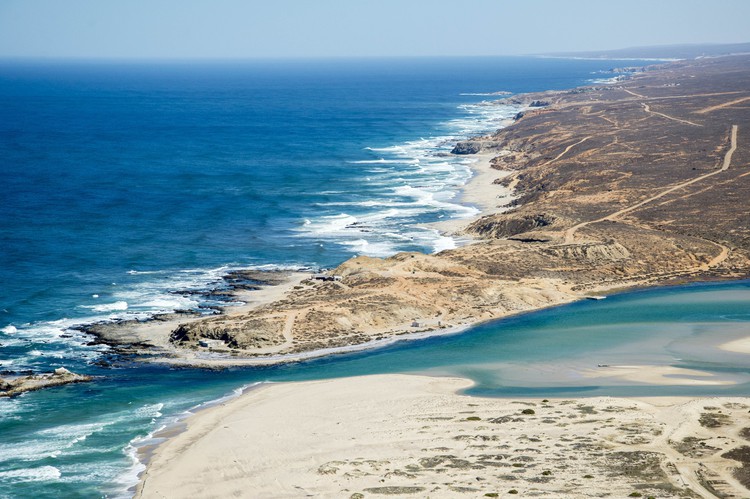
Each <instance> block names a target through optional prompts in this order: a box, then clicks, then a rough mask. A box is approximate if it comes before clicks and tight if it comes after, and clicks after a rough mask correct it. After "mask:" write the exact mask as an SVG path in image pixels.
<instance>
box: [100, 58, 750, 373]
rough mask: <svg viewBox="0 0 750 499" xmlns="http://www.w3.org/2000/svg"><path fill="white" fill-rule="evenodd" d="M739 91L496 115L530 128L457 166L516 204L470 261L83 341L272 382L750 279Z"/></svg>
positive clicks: (717, 85) (639, 92)
mask: <svg viewBox="0 0 750 499" xmlns="http://www.w3.org/2000/svg"><path fill="white" fill-rule="evenodd" d="M748 80H750V58H749V57H747V56H734V57H725V58H717V59H710V60H708V59H707V60H697V61H682V62H677V63H671V64H666V65H661V66H656V67H653V68H650V69H649V71H647V72H645V73H636V74H634V75H633V76H632V78H631V79H629V80H627V81H624V82H618V83H615V84H612V85H606V86H592V87H583V88H578V89H573V90H569V91H561V92H542V93H537V94H528V95H523V96H514V97H510V98H507V99H504V100H501V101H499V102H501V103H503V102H504V103H507V102H508V101H509V99H510V100H513V102H516V103H522V104H523V105H525V106H526V110H525V111H524V112H523V114H521V115H519V116H517V117H516V118H517V119H516V120H515V122H514V123H513V124H512V125H511V126H508V127H507V128H504V129H501V130H499V131H498V132H497V133H495V134H492V135H489V136H486V137H477V138H475V139H472V140H471V141H468V142H464V143H461V144H458V145H457V146H456V149H454V153H456V154H469V155H471V154H477V153H478V152H482V153H491V154H492V155H493V157H492V159H491V161H490V167H491V168H493V169H494V170H495V171H497V175H496V179H495V181H494V185H496V186H498V191H499V190H500V188H501V187H502V188H503V189H504V190H505V191H507V190H508V189H510V190H512V191H513V192H514V194H515V195H514V197H513V200H511V201H507V200H504V201H503V200H500V199H499V194H498V193H495V194H494V195H492V194H490V197H489V199H488V200H487V204H488V205H490V206H496V207H498V208H502V209H500V210H495V211H497V212H492V213H489V214H487V215H486V216H483V217H480V218H478V219H476V220H473V221H472V222H471V223H469V224H468V225H467V226H465V227H464V228H463V229H462V230H461V233H462V234H463V235H466V236H470V237H472V238H474V239H475V241H474V243H473V244H469V245H467V246H464V247H460V248H457V249H453V250H448V251H443V252H441V253H438V254H434V255H426V254H420V253H399V254H396V255H394V256H392V257H389V258H385V259H378V258H369V257H357V258H352V259H350V260H348V261H346V262H344V263H342V264H341V265H340V266H339V267H337V268H336V269H333V270H331V271H329V272H327V273H326V274H325V278H324V276H316V275H314V274H311V273H309V272H302V273H289V274H286V275H284V276H281V275H278V276H274V277H278V279H277V280H276V281H275V282H274V283H266V285H265V286H260V287H261V288H262V289H261V290H260V291H258V290H252V289H243V288H242V287H237V288H234V289H230V290H229V291H227V293H228V294H229V296H230V298H231V299H232V300H239V301H243V302H246V303H247V305H245V306H241V307H228V308H226V309H224V310H222V312H221V313H220V314H218V315H214V316H208V317H206V316H199V317H196V316H186V315H183V314H177V315H174V316H167V317H163V318H162V317H157V318H155V319H154V320H152V321H147V322H145V323H132V322H131V323H125V322H124V323H119V324H110V325H96V326H94V327H92V328H90V329H89V330H88V332H91V333H93V334H95V335H96V336H97V337H98V338H99V341H104V342H107V343H108V344H113V345H116V346H117V348H122V349H123V351H125V352H127V353H129V354H136V355H143V356H144V357H143V359H144V360H150V361H156V362H166V363H173V364H181V365H191V366H200V367H223V366H227V365H254V364H268V363H277V362H289V361H294V360H300V359H303V358H309V357H311V356H315V355H317V354H320V355H322V354H329V353H334V352H336V351H346V350H348V349H351V348H352V347H356V346H359V347H364V346H367V345H377V344H381V343H382V342H383V341H389V340H393V339H395V338H405V337H409V336H411V335H413V334H414V333H420V334H429V333H430V332H438V333H439V332H445V331H451V330H454V329H455V328H462V327H466V326H468V325H472V324H476V323H479V322H482V321H486V320H492V319H497V318H500V317H505V316H509V315H512V314H517V313H521V312H527V311H531V310H537V309H540V308H543V307H549V306H554V305H559V304H563V303H568V302H571V301H574V300H578V299H582V298H585V297H588V296H591V295H592V294H606V293H611V292H615V291H620V290H625V289H632V288H635V287H643V286H655V285H665V284H672V283H681V282H691V281H705V280H718V279H740V278H747V277H748V276H750V223H748V221H747V219H746V218H747V214H746V213H747V210H746V209H743V207H744V208H746V202H745V204H743V200H746V199H750V177H748V176H746V174H747V173H748V172H750V169H749V168H748V164H749V163H748V161H749V160H750V154H749V153H748V148H747V146H746V142H745V141H744V138H743V137H744V135H743V133H744V131H745V130H748V129H750V117H749V116H748V115H747V113H746V112H745V111H744V109H743V108H742V107H741V106H740V105H739V104H741V103H742V102H744V101H745V100H746V98H745V97H747V98H750V90H748V89H747V88H746V82H747V81H748ZM738 130H741V131H740V132H739V134H738ZM738 137H739V138H738ZM501 171H502V172H506V174H504V175H501ZM508 172H510V173H508ZM501 203H504V204H501ZM263 276H266V277H267V275H266V274H263ZM334 276H335V277H334ZM256 277H258V276H256ZM260 279H261V280H263V278H262V277H260Z"/></svg>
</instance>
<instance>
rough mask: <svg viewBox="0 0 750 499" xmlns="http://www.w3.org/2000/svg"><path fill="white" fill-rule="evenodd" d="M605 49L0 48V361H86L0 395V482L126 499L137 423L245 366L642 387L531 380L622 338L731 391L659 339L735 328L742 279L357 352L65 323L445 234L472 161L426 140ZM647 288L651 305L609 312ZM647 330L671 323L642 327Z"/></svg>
mask: <svg viewBox="0 0 750 499" xmlns="http://www.w3.org/2000/svg"><path fill="white" fill-rule="evenodd" d="M623 64H625V63H623V62H622V61H586V60H560V59H536V58H462V59H457V58H455V59H454V58H434V59H431V58H421V59H368V60H348V59H340V60H285V61H275V60H271V61H265V60H258V61H241V62H240V61H235V62H208V61H203V62H174V61H173V62H169V61H165V62H107V61H99V62H96V61H78V62H76V61H67V62H60V61H3V62H0V153H1V154H0V168H2V173H3V186H4V188H3V199H2V203H0V370H2V371H3V372H4V373H6V374H11V373H24V372H44V371H49V370H51V369H54V368H56V367H60V366H65V367H67V368H68V369H70V370H72V371H75V372H80V373H87V374H91V375H94V376H96V379H95V381H94V382H92V383H87V384H82V385H71V386H66V387H62V388H56V389H49V390H43V391H40V392H34V393H27V394H24V395H22V396H20V397H17V398H14V399H0V435H2V439H0V497H31V496H33V497H92V496H93V497H96V496H106V497H127V496H129V495H130V494H131V492H129V491H128V490H129V488H130V487H132V486H133V485H134V483H135V479H136V475H137V472H138V471H139V470H140V469H142V464H141V463H140V462H139V461H138V460H137V457H136V453H135V448H136V447H137V446H138V445H142V444H143V443H147V442H149V438H150V435H152V434H153V432H154V431H155V430H157V429H158V428H160V427H163V426H164V425H167V424H169V423H170V422H173V421H174V420H175V419H177V418H179V417H181V416H182V415H184V414H185V411H188V410H194V409H195V408H196V407H199V406H201V405H202V404H206V403H208V402H209V401H212V400H216V399H217V398H220V397H223V396H232V395H233V394H235V393H237V392H238V390H240V389H241V388H242V387H246V386H251V385H253V384H255V383H259V382H264V381H281V380H293V379H314V378H321V377H330V376H346V375H354V374H368V373H378V372H425V373H432V374H440V375H443V374H450V375H461V376H467V377H471V378H472V379H475V380H476V381H477V385H476V387H475V388H474V389H473V392H474V393H477V394H483V395H505V396H507V395H517V394H561V395H566V396H567V394H571V393H573V394H574V393H594V394H596V393H605V392H606V393H622V394H627V393H633V392H634V391H635V392H638V390H639V389H640V390H641V391H643V390H644V389H643V388H642V387H641V388H639V387H633V386H606V387H603V386H600V385H597V384H596V383H593V384H592V383H590V382H585V381H586V380H581V379H575V377H574V376H573V377H563V378H560V379H559V382H556V383H551V382H550V381H549V376H545V373H547V372H548V371H547V369H548V368H547V367H545V366H549V365H551V364H554V362H553V360H554V361H559V359H560V357H561V356H562V357H564V358H565V359H567V360H566V362H568V364H567V365H568V369H569V370H570V371H571V372H577V371H576V369H577V367H576V366H580V365H584V364H585V363H587V362H588V363H590V362H591V361H592V359H593V358H594V357H596V362H600V361H601V362H604V361H607V362H609V361H610V360H616V361H620V360H622V359H625V358H628V355H629V354H628V352H629V351H630V350H629V349H628V346H631V345H633V344H639V343H638V342H645V343H643V344H648V345H649V346H650V347H653V349H654V353H653V356H654V359H652V360H654V361H663V360H664V359H672V361H673V362H679V363H682V364H685V365H689V366H693V367H696V366H700V367H701V368H708V369H714V370H716V369H718V370H722V369H723V370H724V371H726V370H729V371H731V373H730V374H731V375H733V376H735V375H736V376H737V377H738V380H740V381H741V383H738V384H736V385H732V386H731V387H729V388H723V389H722V390H723V392H722V393H724V392H726V393H743V394H746V393H747V392H746V385H745V381H744V378H743V376H744V375H745V374H747V365H746V363H744V360H743V359H742V358H741V356H732V355H730V354H720V353H716V352H714V354H715V356H714V357H711V356H710V355H709V354H708V353H706V352H703V353H700V354H698V353H696V352H700V351H701V349H700V348H696V349H688V351H687V354H686V352H683V351H681V350H679V349H676V348H675V346H674V342H675V341H676V340H675V338H685V337H690V338H694V339H695V341H699V339H700V338H705V337H706V336H705V335H707V334H714V335H715V334H723V335H725V336H726V337H727V338H730V339H731V338H734V337H737V335H739V334H740V332H741V329H742V328H743V327H746V325H747V322H748V320H750V317H748V314H747V313H746V312H745V311H746V310H747V305H748V303H750V296H749V295H750V291H749V288H748V285H747V283H735V284H725V285H720V286H713V285H708V286H697V287H696V286H694V287H687V288H680V289H678V290H660V291H657V292H651V293H655V294H648V293H646V294H638V293H636V294H634V295H623V296H622V297H614V298H612V299H608V300H605V301H604V302H602V303H599V302H596V303H593V302H587V303H581V304H574V305H570V306H567V307H560V308H556V309H551V310H548V311H543V312H539V313H537V314H531V315H528V316H521V317H517V318H513V319H509V320H506V321H501V322H498V323H492V324H488V325H483V326H480V327H477V328H474V329H472V330H470V331H468V332H466V333H463V334H461V335H456V336H452V337H446V338H433V339H429V340H422V341H415V342H412V343H408V344H398V345H394V346H391V347H387V348H384V349H380V350H378V351H374V352H368V353H358V354H350V355H345V356H336V357H332V358H327V359H320V360H317V361H312V362H306V363H299V364H293V365H289V366H280V367H274V368H257V369H231V370H226V371H222V372H206V371H201V370H193V369H169V368H165V367H161V366H155V365H143V364H138V363H133V362H132V361H131V360H129V359H126V358H119V357H116V356H113V355H112V353H111V352H110V351H109V348H108V347H106V346H104V345H95V344H91V338H89V337H87V336H86V335H85V334H83V333H81V332H79V331H77V330H76V329H74V328H75V327H76V326H80V325H82V324H87V323H91V322H95V321H101V320H111V319H117V318H146V317H148V316H150V315H152V314H155V313H161V312H169V311H173V310H177V309H194V310H198V311H202V312H204V313H211V311H212V310H213V308H212V307H215V306H217V305H228V304H226V303H221V302H216V301H214V300H215V298H209V297H207V296H206V295H205V294H204V292H205V291H206V290H209V289H213V288H215V287H217V286H221V285H222V279H221V278H222V276H223V275H225V274H226V273H227V272H229V271H231V270H232V269H237V268H258V269H278V268H289V269H297V268H309V269H318V268H330V267H333V266H335V265H337V264H338V263H340V262H342V261H343V260H345V259H347V258H349V257H351V256H354V255H358V254H365V255H371V256H387V255H391V254H393V253H395V252H398V251H406V250H418V251H425V252H435V251H440V250H442V249H446V248H452V247H455V246H456V245H458V244H462V241H460V240H455V239H453V238H449V237H445V236H443V235H441V234H440V233H438V232H437V231H435V230H434V229H430V228H425V227H424V224H426V223H429V222H435V221H439V220H442V219H447V218H460V217H468V216H471V215H474V214H476V213H478V210H477V208H476V207H473V206H470V205H467V204H464V203H462V202H461V197H460V188H461V186H463V185H464V184H465V183H466V182H467V181H468V180H469V179H470V177H471V169H470V165H471V161H472V159H471V157H466V156H452V155H450V154H449V152H450V150H451V148H452V147H453V145H454V144H455V142H456V141H458V140H461V139H464V138H467V137H469V136H472V135H476V134H480V133H487V132H491V131H494V130H496V129H497V128H498V127H501V126H503V124H504V123H506V122H507V120H508V119H510V118H512V117H513V116H514V115H515V113H516V112H517V111H518V108H517V107H514V106H512V105H492V104H490V103H491V101H493V100H497V99H499V98H502V97H503V96H504V95H497V93H498V92H509V93H511V94H514V93H521V92H530V91H541V90H550V89H552V90H554V89H566V88H572V87H575V86H579V85H584V84H588V83H591V82H592V81H596V80H599V79H606V78H609V77H611V76H612V75H611V74H607V73H605V72H603V71H605V70H607V69H608V68H610V67H615V66H622V65H623ZM635 64H637V63H636V62H633V61H628V62H627V64H626V65H629V66H632V65H635ZM717 293H718V295H717ZM717 296H720V297H721V298H717ZM664 297H667V298H664ZM728 297H731V299H730V298H728ZM658 299H668V300H672V301H671V302H670V303H671V304H672V305H670V306H660V307H656V308H655V309H654V311H653V313H652V314H651V315H650V316H647V317H645V318H644V317H643V316H642V315H635V316H632V313H633V310H636V309H637V310H639V311H643V310H645V309H646V308H647V307H645V306H644V304H648V303H653V302H654V300H658ZM696 301H697V302H699V303H701V304H702V305H701V307H702V308H701V307H697V308H696V305H695V302H696ZM673 302H674V303H673ZM608 307H610V308H608ZM611 307H614V308H611ZM696 310H700V311H696ZM614 312H617V313H619V314H620V315H619V316H617V317H621V319H618V320H617V321H613V320H612V317H613V315H612V314H613V313H614ZM639 313H640V312H639ZM631 316H632V317H635V318H637V320H636V319H628V317H631ZM667 324H668V325H669V327H667V326H666V325H667ZM665 330H668V332H667V333H664V331H665ZM654 331H659V332H660V338H671V340H670V341H666V340H665V341H666V343H658V342H657V343H658V344H656V343H649V341H651V340H650V338H652V337H653V336H654ZM551 332H554V334H551ZM702 335H703V336H702ZM593 338H596V341H592V339H593ZM488 345H491V346H492V348H488ZM595 346H596V348H597V349H596V350H592V348H594V347H595ZM704 350H705V349H704ZM561 352H562V353H561ZM674 359H678V360H674ZM717 359H718V360H717ZM719 360H720V362H719ZM596 362H595V363H596ZM524 365H526V366H527V367H528V366H531V367H529V368H528V369H527V367H524V369H526V371H527V374H524V375H520V374H519V366H524ZM533 366H537V369H536V370H535V371H534V368H533ZM706 366H707V367H706ZM529 369H531V371H532V372H530V373H528V370H529ZM522 370H523V369H522ZM725 374H726V373H725ZM701 390H703V392H701ZM706 390H707V389H700V388H695V389H694V390H692V391H691V390H688V389H685V388H684V387H669V388H667V387H662V388H660V389H658V390H657V391H658V392H659V393H666V391H669V392H670V393H682V392H683V391H686V393H694V394H699V393H704V392H706ZM716 390H717V389H715V388H714V391H716ZM646 391H647V390H646Z"/></svg>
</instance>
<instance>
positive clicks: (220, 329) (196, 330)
mask: <svg viewBox="0 0 750 499" xmlns="http://www.w3.org/2000/svg"><path fill="white" fill-rule="evenodd" d="M242 319H244V320H242ZM283 328H284V318H283V317H269V318H263V319H262V320H261V319H253V318H239V317H237V318H234V319H233V320H227V319H226V318H225V317H217V318H210V319H205V320H203V321H199V322H191V323H186V324H181V325H180V326H179V327H177V329H175V330H174V331H173V332H172V335H171V336H170V340H171V341H172V342H174V343H182V344H196V343H198V342H200V341H201V340H204V339H208V340H216V341H218V342H219V343H223V344H224V345H225V347H227V348H239V349H253V348H266V347H270V346H274V345H279V344H281V343H283V342H284V337H283V335H282V332H283Z"/></svg>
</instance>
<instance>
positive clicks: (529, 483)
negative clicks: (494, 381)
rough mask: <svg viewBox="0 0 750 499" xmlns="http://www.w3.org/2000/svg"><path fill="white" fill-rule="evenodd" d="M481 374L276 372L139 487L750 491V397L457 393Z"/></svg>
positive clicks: (177, 448)
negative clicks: (272, 380) (314, 375)
mask: <svg viewBox="0 0 750 499" xmlns="http://www.w3.org/2000/svg"><path fill="white" fill-rule="evenodd" d="M470 384H471V383H470V382H469V381H467V380H462V379H456V378H428V377H421V376H406V375H387V376H372V377H364V378H345V379H337V380H326V381H312V382H304V383H295V384H278V385H276V384H274V385H266V386H264V387H262V388H260V389H256V390H253V391H251V392H249V393H247V394H245V395H243V396H241V397H239V398H238V399H235V400H232V401H230V402H227V403H225V404H222V405H221V406H217V407H214V408H211V409H208V410H205V411H202V412H200V413H198V414H197V415H195V416H192V417H191V418H189V419H188V420H187V430H186V431H184V432H182V433H180V434H178V435H177V436H175V437H173V438H171V439H169V440H168V441H167V442H166V443H165V444H163V445H162V446H160V447H159V448H158V449H157V450H156V453H155V454H154V456H153V458H152V461H151V463H150V464H149V466H148V470H147V471H146V472H145V474H144V475H143V476H142V479H141V486H140V488H139V491H138V494H137V497H143V498H150V497H269V498H270V497H351V498H363V497H387V496H396V497H457V496H460V497H512V496H514V495H515V494H516V493H517V494H518V496H519V497H528V496H537V497H559V498H563V497H565V498H568V497H569V498H574V497H604V496H611V497H628V496H632V497H640V496H634V495H632V494H634V493H638V494H641V495H642V496H643V497H649V496H653V497H714V496H717V497H746V495H747V489H745V488H744V487H743V486H742V484H741V483H740V481H739V480H738V478H739V479H741V480H745V481H746V482H745V483H747V475H746V474H744V473H745V472H744V471H742V472H738V473H734V470H736V469H738V468H741V466H742V465H743V462H742V461H741V460H742V459H745V460H746V459H748V457H747V452H745V451H743V449H747V447H746V444H747V440H746V439H747V438H748V433H749V432H750V429H748V428H747V427H748V426H750V418H748V415H747V414H748V408H750V399H748V398H712V399H700V400H691V399H687V398H657V399H642V400H634V399H618V398H610V397H596V398H586V399H565V400H561V399H550V400H539V399H525V398H524V399H486V398H477V397H467V396H463V395H457V394H455V392H456V391H457V390H461V389H464V388H467V387H468V386H470ZM738 449H739V450H738ZM734 458H737V459H740V461H738V460H737V459H734ZM745 462H746V461H745ZM743 469H744V468H743ZM733 473H734V474H733ZM514 491H515V492H514Z"/></svg>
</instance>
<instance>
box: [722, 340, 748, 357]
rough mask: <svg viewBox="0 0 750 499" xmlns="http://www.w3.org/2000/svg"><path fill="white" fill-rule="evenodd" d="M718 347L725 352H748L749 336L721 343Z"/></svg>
mask: <svg viewBox="0 0 750 499" xmlns="http://www.w3.org/2000/svg"><path fill="white" fill-rule="evenodd" d="M719 348H720V349H722V350H724V351H727V352H735V353H745V354H750V336H748V337H747V338H740V339H738V340H734V341H729V342H727V343H724V344H721V345H719Z"/></svg>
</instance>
